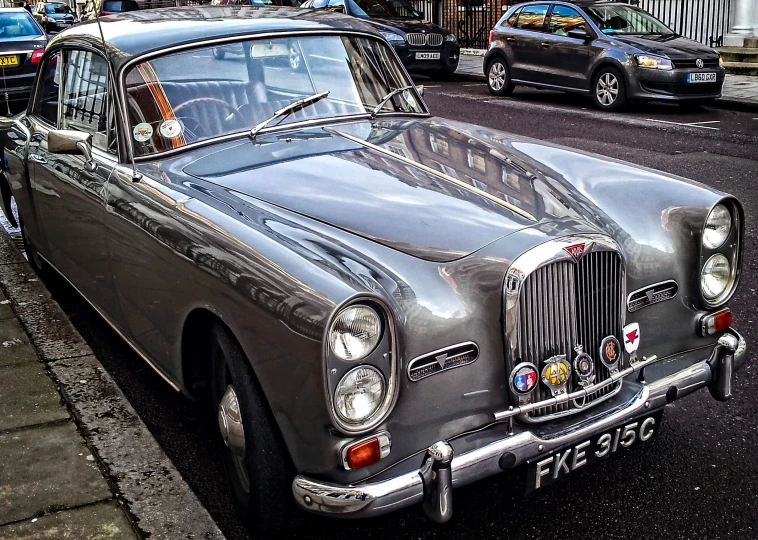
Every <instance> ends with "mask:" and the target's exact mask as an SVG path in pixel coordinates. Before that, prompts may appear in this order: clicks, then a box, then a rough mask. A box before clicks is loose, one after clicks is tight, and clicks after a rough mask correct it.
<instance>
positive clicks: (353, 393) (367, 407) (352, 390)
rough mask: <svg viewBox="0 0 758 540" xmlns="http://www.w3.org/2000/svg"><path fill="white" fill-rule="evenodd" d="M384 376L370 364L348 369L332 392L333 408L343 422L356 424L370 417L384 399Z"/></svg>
mask: <svg viewBox="0 0 758 540" xmlns="http://www.w3.org/2000/svg"><path fill="white" fill-rule="evenodd" d="M384 393H385V384H384V377H383V376H382V374H381V373H380V372H379V370H378V369H376V368H374V367H371V366H358V367H357V368H353V369H351V370H350V371H348V372H347V373H346V374H345V376H344V377H342V380H341V381H340V382H339V384H338V385H337V390H336V391H335V392H334V409H335V410H336V411H337V414H338V415H339V417H340V418H341V419H342V420H344V421H345V422H350V423H353V424H357V423H360V422H363V421H364V420H366V419H368V418H370V417H371V415H372V414H374V413H375V412H376V410H377V409H378V408H379V406H380V405H381V404H382V401H384Z"/></svg>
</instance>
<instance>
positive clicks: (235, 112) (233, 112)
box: [174, 97, 245, 138]
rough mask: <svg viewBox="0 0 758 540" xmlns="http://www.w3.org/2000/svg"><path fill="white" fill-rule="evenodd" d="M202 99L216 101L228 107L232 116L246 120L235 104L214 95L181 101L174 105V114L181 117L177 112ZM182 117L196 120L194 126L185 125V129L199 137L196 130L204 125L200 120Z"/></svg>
mask: <svg viewBox="0 0 758 540" xmlns="http://www.w3.org/2000/svg"><path fill="white" fill-rule="evenodd" d="M201 101H205V102H209V103H215V104H216V105H221V107H223V108H224V109H226V110H227V111H229V112H230V113H231V115H230V116H234V117H235V118H237V120H238V121H241V122H244V121H245V118H244V117H243V116H242V115H241V114H240V112H239V110H238V109H235V108H234V107H233V106H231V105H229V104H228V103H227V102H226V101H223V100H220V99H218V98H213V97H199V98H194V99H188V100H187V101H185V102H183V103H180V104H179V105H177V106H176V107H174V116H176V117H177V118H179V117H180V115H179V114H177V113H178V112H179V111H181V110H182V109H183V108H184V107H186V106H188V105H193V104H195V103H199V102H201ZM181 118H182V119H186V120H190V121H192V122H194V126H192V127H189V126H185V129H186V130H187V131H188V132H190V134H191V135H195V136H196V138H199V137H197V135H196V132H197V131H198V130H199V129H200V130H202V126H201V125H200V122H198V121H197V120H196V119H195V118H192V117H191V116H181ZM193 128H194V129H193Z"/></svg>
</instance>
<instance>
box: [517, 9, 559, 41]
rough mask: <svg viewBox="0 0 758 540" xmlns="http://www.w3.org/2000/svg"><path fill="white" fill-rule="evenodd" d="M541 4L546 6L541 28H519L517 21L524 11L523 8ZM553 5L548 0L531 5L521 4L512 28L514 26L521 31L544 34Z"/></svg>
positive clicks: (546, 30) (546, 31)
mask: <svg viewBox="0 0 758 540" xmlns="http://www.w3.org/2000/svg"><path fill="white" fill-rule="evenodd" d="M541 6H546V7H547V9H546V10H545V18H544V19H542V28H540V29H535V28H519V26H518V22H519V19H521V15H522V14H523V13H524V10H526V9H527V8H530V7H541ZM553 6H554V4H551V3H549V2H545V3H544V4H533V5H530V6H523V7H522V8H521V10H520V11H519V14H518V17H516V20H515V21H514V26H513V28H515V29H516V30H521V31H523V32H535V33H538V34H546V33H548V29H549V26H548V20H549V19H550V14H551V13H552V11H553Z"/></svg>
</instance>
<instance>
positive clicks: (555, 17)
mask: <svg viewBox="0 0 758 540" xmlns="http://www.w3.org/2000/svg"><path fill="white" fill-rule="evenodd" d="M580 28H581V29H582V30H584V31H585V32H586V31H587V21H585V20H584V17H582V16H581V15H580V14H579V12H578V11H577V10H575V9H574V8H572V7H568V6H555V7H554V8H553V12H552V13H551V14H550V33H551V34H556V35H559V36H565V35H566V34H568V32H569V31H570V30H576V29H580Z"/></svg>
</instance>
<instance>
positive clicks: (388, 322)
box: [322, 294, 400, 436]
mask: <svg viewBox="0 0 758 540" xmlns="http://www.w3.org/2000/svg"><path fill="white" fill-rule="evenodd" d="M355 304H367V305H370V306H371V307H373V308H374V309H375V310H376V311H377V312H378V313H379V314H380V315H381V318H382V320H383V323H384V326H383V329H384V331H383V334H384V337H383V338H382V340H381V341H380V344H379V346H381V345H382V343H383V342H384V341H385V340H386V342H387V344H388V350H387V352H386V353H385V354H384V355H383V356H386V357H387V359H388V366H389V368H388V369H387V370H386V371H385V370H383V369H380V370H379V371H380V372H381V373H382V375H383V376H384V379H385V382H386V392H385V397H384V401H383V402H382V404H381V405H380V406H379V408H378V410H377V411H376V412H375V413H374V414H373V415H372V416H371V417H370V418H369V419H367V420H366V421H365V422H364V423H362V424H351V423H349V422H345V421H343V420H342V419H341V418H340V416H339V415H338V414H337V411H336V410H335V405H334V390H336V384H339V383H338V382H337V383H336V384H335V385H334V386H330V383H329V379H330V376H331V375H332V373H330V372H331V371H336V370H332V366H331V365H330V362H331V360H330V355H331V349H330V347H329V343H328V332H327V331H325V332H324V337H323V339H322V351H323V353H322V354H323V360H322V361H323V367H324V370H325V371H324V391H325V397H326V402H327V405H328V407H327V409H328V412H329V418H330V420H331V422H332V425H333V426H334V427H335V428H336V429H337V431H339V432H340V433H342V434H343V435H347V436H355V435H363V434H366V433H369V432H371V431H372V430H373V429H375V428H376V427H377V426H379V425H380V424H381V423H382V422H384V421H385V420H386V419H387V417H388V416H389V415H390V413H391V412H392V410H393V409H394V407H395V403H396V402H397V396H398V391H399V387H400V385H399V382H398V377H399V370H400V368H399V356H400V355H399V354H398V352H397V351H398V340H397V330H396V324H395V317H394V315H393V311H392V309H391V308H390V306H389V304H388V303H387V302H386V301H385V300H384V298H382V297H380V296H378V295H373V294H358V295H355V296H353V297H350V298H348V299H347V300H345V301H344V302H343V303H342V304H341V305H340V306H338V307H337V309H335V310H334V311H333V315H332V316H331V317H330V319H329V321H328V324H327V325H326V328H327V329H328V328H331V326H332V321H333V320H334V318H335V317H336V316H337V314H338V313H339V312H340V311H342V309H344V308H346V307H348V306H352V305H355ZM379 346H378V347H379ZM375 354H377V350H376V349H375V350H374V351H373V352H372V353H371V354H370V355H369V357H367V358H366V361H364V362H362V364H366V363H368V364H369V365H374V364H373V363H371V362H370V359H371V358H372V357H373V355H375ZM332 358H334V359H335V360H337V361H338V362H341V365H342V366H349V369H345V370H344V371H343V373H342V374H341V375H339V373H337V375H335V377H336V376H339V380H342V376H344V375H345V374H346V373H347V372H348V371H350V370H351V369H353V368H355V367H359V366H356V365H355V364H354V363H353V364H348V363H347V362H344V361H340V360H338V359H337V358H336V357H334V356H332ZM362 364H361V365H362ZM337 367H339V366H337ZM374 367H376V366H374Z"/></svg>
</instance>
